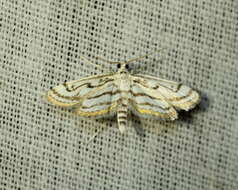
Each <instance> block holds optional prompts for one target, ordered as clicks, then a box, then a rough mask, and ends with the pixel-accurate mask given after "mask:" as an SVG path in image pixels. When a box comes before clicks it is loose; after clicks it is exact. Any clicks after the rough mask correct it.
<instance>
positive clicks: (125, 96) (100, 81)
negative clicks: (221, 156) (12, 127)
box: [46, 54, 200, 133]
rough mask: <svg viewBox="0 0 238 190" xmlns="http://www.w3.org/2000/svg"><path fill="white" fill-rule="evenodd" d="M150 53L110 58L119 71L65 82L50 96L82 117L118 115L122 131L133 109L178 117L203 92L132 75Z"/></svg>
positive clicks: (150, 114) (138, 112) (137, 112)
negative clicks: (124, 58)
mask: <svg viewBox="0 0 238 190" xmlns="http://www.w3.org/2000/svg"><path fill="white" fill-rule="evenodd" d="M148 55H149V54H147V55H144V56H141V57H139V58H135V59H131V60H129V61H125V62H110V61H107V62H109V63H111V64H117V66H118V70H117V72H114V73H108V74H101V75H95V76H89V77H86V78H82V79H79V80H73V81H69V82H65V83H63V84H61V85H59V86H56V87H54V88H52V89H51V90H49V91H48V92H47V95H46V97H47V99H48V101H49V102H51V103H53V104H55V105H58V106H63V107H74V108H75V111H76V113H77V114H78V115H80V116H85V117H94V118H98V117H105V116H113V115H117V122H118V128H119V130H120V132H121V133H124V131H125V130H126V127H127V119H128V115H129V114H130V112H132V113H133V114H135V115H137V116H141V117H158V118H162V119H166V120H175V119H177V118H178V113H177V110H186V111H188V110H190V109H192V108H194V107H195V105H197V104H198V103H199V101H200V97H199V94H198V93H197V92H196V91H194V90H192V89H191V88H190V87H188V86H185V85H183V84H181V83H178V82H174V81H169V80H164V79H160V78H157V77H153V76H148V75H144V74H130V72H129V71H128V65H129V64H130V63H131V62H133V61H136V60H139V59H142V58H144V57H145V56H148ZM101 59H102V58H101ZM102 60H104V59H102ZM104 61H105V60H104Z"/></svg>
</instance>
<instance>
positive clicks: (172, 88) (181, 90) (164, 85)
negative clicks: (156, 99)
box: [135, 75, 200, 111]
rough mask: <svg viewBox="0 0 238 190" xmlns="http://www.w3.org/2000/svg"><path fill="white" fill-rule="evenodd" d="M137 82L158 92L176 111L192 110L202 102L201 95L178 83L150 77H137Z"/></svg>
mask: <svg viewBox="0 0 238 190" xmlns="http://www.w3.org/2000/svg"><path fill="white" fill-rule="evenodd" d="M135 80H138V81H140V83H141V84H142V85H143V86H144V87H147V88H150V89H153V90H155V91H157V92H158V93H159V94H161V96H162V97H163V99H164V100H165V101H166V102H168V103H169V104H170V105H172V106H173V107H174V108H175V109H176V110H186V111H188V110H190V109H192V108H194V107H195V106H196V105H197V104H198V103H199V102H200V96H199V94H198V93H197V92H196V91H195V90H193V89H191V88H190V87H188V86H186V85H183V84H181V83H178V82H174V81H169V80H164V79H160V78H156V77H153V76H148V75H136V76H135Z"/></svg>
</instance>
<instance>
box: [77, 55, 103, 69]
mask: <svg viewBox="0 0 238 190" xmlns="http://www.w3.org/2000/svg"><path fill="white" fill-rule="evenodd" d="M80 57H81V58H82V59H83V60H85V61H86V62H87V63H89V64H91V65H94V66H96V67H98V68H100V69H104V68H103V67H102V66H100V65H97V64H96V63H93V62H91V61H89V60H88V59H87V58H85V57H83V56H80Z"/></svg>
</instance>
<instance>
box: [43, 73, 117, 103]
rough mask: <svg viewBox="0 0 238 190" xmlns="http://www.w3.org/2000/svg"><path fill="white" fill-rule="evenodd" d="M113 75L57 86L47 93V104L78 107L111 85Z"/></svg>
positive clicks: (93, 77)
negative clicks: (92, 95) (90, 96)
mask: <svg viewBox="0 0 238 190" xmlns="http://www.w3.org/2000/svg"><path fill="white" fill-rule="evenodd" d="M113 81H114V79H113V74H105V75H95V76H92V77H86V78H82V79H80V80H73V81H69V82H65V83H63V84H61V85H58V86H56V87H54V88H52V89H51V90H49V91H48V92H47V95H46V98H47V100H48V101H49V102H51V103H53V104H55V105H58V106H63V107H72V106H75V105H80V103H81V102H82V100H84V99H85V97H87V96H89V95H91V94H93V93H95V92H96V91H98V90H101V89H103V88H105V87H106V86H108V85H110V84H111V83H113Z"/></svg>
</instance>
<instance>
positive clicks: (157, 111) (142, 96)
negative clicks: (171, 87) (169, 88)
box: [130, 78, 178, 120]
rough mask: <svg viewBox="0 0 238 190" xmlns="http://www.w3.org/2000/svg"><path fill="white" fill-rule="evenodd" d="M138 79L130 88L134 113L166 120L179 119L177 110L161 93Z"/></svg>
mask: <svg viewBox="0 0 238 190" xmlns="http://www.w3.org/2000/svg"><path fill="white" fill-rule="evenodd" d="M137 79H138V78H137ZM140 80H141V79H140ZM136 81H137V82H136ZM136 81H134V80H133V83H132V86H131V90H130V92H131V93H130V94H131V95H130V97H131V98H130V104H131V109H132V112H133V113H134V114H136V115H138V116H142V117H159V118H162V119H165V120H174V119H177V117H178V116H177V112H176V110H175V109H174V108H173V106H171V105H170V104H169V103H168V102H167V101H165V100H164V99H163V97H162V96H161V94H159V93H158V92H156V91H155V90H153V89H151V88H148V87H146V86H144V85H142V84H141V83H140V82H139V81H138V80H136Z"/></svg>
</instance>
